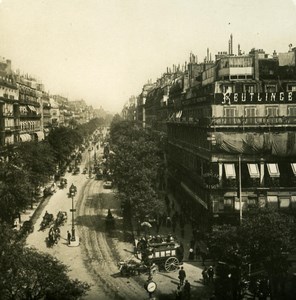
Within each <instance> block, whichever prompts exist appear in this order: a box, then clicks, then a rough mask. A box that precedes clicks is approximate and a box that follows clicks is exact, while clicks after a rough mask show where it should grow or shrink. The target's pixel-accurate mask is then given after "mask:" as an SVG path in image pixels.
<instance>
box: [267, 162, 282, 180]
mask: <svg viewBox="0 0 296 300" xmlns="http://www.w3.org/2000/svg"><path fill="white" fill-rule="evenodd" d="M267 169H268V173H269V176H270V177H280V170H279V166H278V164H277V163H269V164H267Z"/></svg>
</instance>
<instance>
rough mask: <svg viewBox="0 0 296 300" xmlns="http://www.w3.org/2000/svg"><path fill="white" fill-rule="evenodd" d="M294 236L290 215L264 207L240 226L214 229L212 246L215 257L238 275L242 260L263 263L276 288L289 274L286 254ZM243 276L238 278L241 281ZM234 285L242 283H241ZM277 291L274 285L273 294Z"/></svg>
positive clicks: (243, 261) (247, 216)
mask: <svg viewBox="0 0 296 300" xmlns="http://www.w3.org/2000/svg"><path fill="white" fill-rule="evenodd" d="M292 237H293V234H292V223H291V220H290V218H289V217H288V216H287V215H284V214H282V213H279V212H277V211H274V210H270V209H266V208H264V209H262V208H261V209H257V210H254V211H253V212H252V213H251V214H249V215H246V216H245V218H244V220H243V222H242V225H241V226H239V227H236V228H235V227H230V226H223V227H221V228H220V230H218V231H213V232H212V233H211V236H210V246H211V249H212V252H214V255H215V256H216V258H217V259H220V260H223V261H224V262H226V263H227V264H229V265H232V266H233V267H234V268H233V271H234V272H236V274H238V272H241V270H242V269H243V263H248V264H250V265H254V264H256V263H261V264H262V267H263V269H264V271H265V273H266V274H267V275H268V277H269V279H270V282H271V283H272V286H273V287H275V286H277V284H276V283H279V282H282V281H283V280H284V279H285V277H286V274H287V270H288V263H287V256H286V254H285V253H286V252H287V250H288V249H290V244H291V241H292ZM213 250H214V251H213ZM241 275H242V274H239V275H238V276H237V277H236V279H237V280H240V276H241ZM233 285H235V286H237V287H238V286H239V284H238V282H235V284H233ZM278 292H279V291H277V290H276V289H275V288H273V295H274V296H276V295H277V293H278Z"/></svg>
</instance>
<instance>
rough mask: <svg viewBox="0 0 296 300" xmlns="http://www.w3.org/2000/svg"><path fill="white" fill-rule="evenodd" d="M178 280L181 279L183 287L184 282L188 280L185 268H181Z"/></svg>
mask: <svg viewBox="0 0 296 300" xmlns="http://www.w3.org/2000/svg"><path fill="white" fill-rule="evenodd" d="M178 278H179V279H180V285H183V284H184V280H185V278H186V272H185V270H184V268H183V267H181V269H180V270H179V276H178Z"/></svg>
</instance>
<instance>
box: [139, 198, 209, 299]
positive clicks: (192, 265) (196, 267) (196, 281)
mask: <svg viewBox="0 0 296 300" xmlns="http://www.w3.org/2000/svg"><path fill="white" fill-rule="evenodd" d="M168 197H169V200H170V203H171V204H172V203H174V204H173V207H174V209H171V213H170V216H171V217H172V215H173V213H174V212H175V211H177V212H179V213H180V212H181V209H180V206H179V204H178V203H177V201H176V199H175V198H174V197H173V195H171V194H169V195H168ZM135 231H136V230H135V228H134V232H135ZM143 234H144V233H143V232H141V235H143ZM169 234H171V235H173V236H175V238H176V239H177V241H178V242H181V243H183V246H184V259H183V264H182V266H183V268H184V270H185V272H186V279H187V280H188V281H189V283H190V285H191V296H192V297H191V298H192V299H199V300H208V299H209V298H210V296H211V295H212V294H213V286H212V285H210V286H208V285H207V286H205V285H204V284H203V283H202V270H203V268H204V266H202V262H201V260H200V258H198V259H196V258H194V259H193V260H189V257H188V256H189V249H190V241H191V239H192V237H193V236H192V226H191V224H189V222H186V221H185V226H184V235H183V237H182V234H181V229H180V225H179V222H177V225H176V228H175V232H173V229H172V227H171V226H170V227H167V226H165V225H164V224H162V225H161V226H160V228H159V232H158V233H157V231H156V228H155V226H153V227H152V228H149V229H148V232H147V236H156V235H161V236H167V235H169ZM194 250H195V249H194ZM211 263H212V262H210V261H205V265H206V266H210V265H211ZM168 279H169V281H168ZM153 280H155V282H156V283H157V285H158V287H159V291H158V292H156V295H155V296H156V297H157V299H160V300H161V299H174V297H175V295H174V294H175V292H176V290H177V286H178V284H179V279H178V271H176V272H159V273H157V274H156V275H154V276H153ZM169 295H170V297H171V298H167V297H169Z"/></svg>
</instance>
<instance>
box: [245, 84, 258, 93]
mask: <svg viewBox="0 0 296 300" xmlns="http://www.w3.org/2000/svg"><path fill="white" fill-rule="evenodd" d="M254 91H255V86H254V85H253V84H245V85H244V92H245V93H254Z"/></svg>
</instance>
